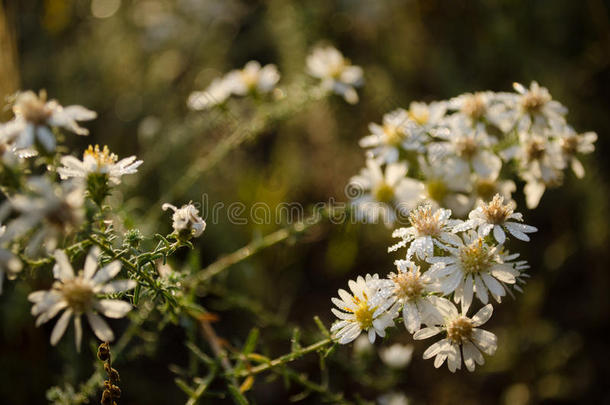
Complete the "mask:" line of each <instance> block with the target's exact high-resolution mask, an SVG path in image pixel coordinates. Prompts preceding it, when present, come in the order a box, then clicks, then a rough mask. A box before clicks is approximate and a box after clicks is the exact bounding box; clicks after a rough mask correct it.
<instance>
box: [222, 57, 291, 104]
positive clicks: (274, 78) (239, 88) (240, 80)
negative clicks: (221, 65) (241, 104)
mask: <svg viewBox="0 0 610 405" xmlns="http://www.w3.org/2000/svg"><path fill="white" fill-rule="evenodd" d="M225 80H226V82H227V86H228V87H229V88H230V89H231V92H232V93H233V94H236V95H238V96H245V95H246V94H248V93H251V92H259V93H269V92H270V91H271V90H273V89H274V88H275V85H276V84H277V82H278V81H279V80H280V74H279V72H278V71H277V67H276V66H275V65H272V64H269V65H265V66H264V67H262V68H261V65H260V63H258V62H257V61H255V60H251V61H250V62H248V63H246V66H244V68H243V69H241V70H233V71H231V72H229V73H228V74H227V76H226V78H225Z"/></svg>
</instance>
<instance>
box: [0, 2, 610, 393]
mask: <svg viewBox="0 0 610 405" xmlns="http://www.w3.org/2000/svg"><path fill="white" fill-rule="evenodd" d="M0 4H1V5H2V7H3V11H4V15H2V13H0V17H3V18H4V21H3V22H2V21H0V28H2V27H3V25H2V24H3V23H6V27H7V29H6V30H2V29H0V35H4V36H3V37H2V38H0V45H3V44H5V43H12V44H13V46H14V49H15V50H16V52H14V54H13V53H12V52H11V51H10V49H9V48H6V47H5V46H4V45H3V46H2V47H0V52H1V53H0V57H1V58H2V60H0V65H2V66H5V67H6V66H9V65H10V64H15V66H17V69H13V70H12V69H8V68H7V69H4V70H0V73H1V74H2V77H0V83H1V84H3V85H2V86H0V89H1V90H2V91H6V94H2V96H5V95H7V94H8V92H9V91H13V90H15V89H17V88H22V89H33V90H38V89H40V88H45V89H47V91H48V93H49V94H50V95H51V96H52V97H54V98H57V99H58V100H60V101H61V102H62V103H63V104H64V105H69V104H82V105H84V106H87V107H88V108H91V109H93V110H96V111H98V113H99V118H98V119H97V120H96V121H94V122H93V123H92V124H90V125H88V126H89V128H91V132H92V136H90V137H89V138H87V139H85V138H75V137H72V138H71V141H72V142H73V143H72V146H73V147H74V149H75V150H82V149H84V148H85V147H86V145H87V144H89V143H100V144H107V145H109V147H110V148H111V149H112V150H113V151H115V152H116V153H117V154H119V156H128V155H131V154H134V153H135V154H137V155H138V157H140V158H142V159H143V160H144V165H143V166H142V168H141V170H140V173H139V174H138V175H136V176H131V177H130V178H127V179H126V181H125V184H124V185H123V186H122V187H121V192H118V191H117V192H115V194H114V195H113V204H114V205H115V206H117V207H119V208H120V210H121V213H122V214H121V215H123V216H124V217H125V218H126V219H127V223H131V224H137V225H138V226H139V227H143V228H144V229H147V230H148V231H159V232H161V231H163V232H165V231H169V229H170V226H171V223H170V219H169V215H167V214H166V215H164V216H162V217H160V218H159V219H157V220H156V221H155V222H151V223H146V218H147V217H148V214H149V213H150V210H153V211H154V210H158V211H160V205H158V206H153V204H158V200H159V198H160V196H161V195H163V194H164V193H165V192H166V191H167V190H168V188H169V187H171V186H172V185H173V184H174V183H175V182H177V181H179V179H180V178H181V176H183V175H184V173H185V172H186V171H188V170H189V165H191V164H192V163H193V162H195V161H197V159H199V158H201V157H202V156H205V155H206V154H207V153H208V152H209V151H210V150H211V149H212V148H213V146H214V145H215V144H216V143H217V142H218V141H219V139H222V138H223V137H226V136H227V135H228V134H230V129H234V128H239V127H241V126H243V125H248V120H249V119H250V117H252V116H253V115H254V114H255V113H256V108H257V106H256V105H250V106H238V105H235V106H234V108H235V109H233V110H230V114H228V115H227V114H225V115H223V114H216V113H206V114H200V113H199V114H197V113H192V112H189V111H188V110H187V108H186V103H185V100H186V98H187V96H188V94H189V93H190V92H191V91H192V90H195V89H202V88H205V87H206V86H207V84H208V83H209V82H210V81H211V80H212V79H213V78H214V77H216V76H219V75H221V74H222V73H223V72H226V71H228V70H230V69H232V68H237V67H241V66H243V64H244V63H245V62H247V61H248V60H250V59H256V60H259V61H260V62H261V63H276V64H277V65H278V67H279V69H280V72H281V73H282V79H281V82H280V83H281V84H282V83H284V84H285V83H289V82H291V81H292V80H296V79H298V78H299V77H300V76H301V75H302V74H303V70H304V59H305V56H306V55H307V52H308V49H309V48H310V47H311V46H313V45H315V44H317V43H318V42H320V41H327V42H330V43H332V44H334V45H335V46H336V47H337V48H338V49H340V50H341V51H342V52H343V53H344V54H345V55H346V56H348V57H349V58H350V59H351V60H352V62H353V63H355V64H358V65H361V66H362V67H363V68H364V71H365V78H366V85H365V87H364V89H363V91H362V92H361V102H360V103H359V104H358V105H356V106H349V105H346V104H345V103H343V102H342V100H340V99H338V98H335V99H330V100H329V101H321V102H319V103H316V104H315V105H313V106H310V107H309V108H306V109H304V110H303V111H301V112H299V113H298V114H297V115H296V116H295V117H293V118H292V119H290V120H289V121H286V122H280V123H279V124H277V125H273V126H271V127H269V128H268V129H266V130H265V131H264V132H263V133H262V134H261V135H260V136H259V137H258V138H257V139H255V140H253V141H250V142H247V143H246V144H245V145H244V146H243V147H241V148H240V149H238V150H235V151H232V152H230V153H229V155H228V156H226V158H224V159H223V160H222V161H221V162H220V163H219V164H218V165H216V166H215V167H214V168H213V169H211V170H209V171H207V172H206V173H205V174H203V175H202V176H201V177H200V178H197V179H196V182H195V183H194V184H193V185H192V186H191V187H189V188H188V190H187V191H186V192H185V193H184V194H183V195H178V196H175V198H176V199H175V200H174V201H171V202H172V203H175V204H181V203H182V202H186V201H188V200H193V201H196V202H199V201H201V199H202V194H203V193H205V194H206V195H207V198H208V200H209V203H211V204H213V203H215V202H224V203H225V204H227V205H228V204H230V203H231V202H234V201H242V202H244V203H245V204H246V205H247V206H251V205H252V204H254V203H255V202H257V201H264V202H267V203H268V204H271V205H272V206H274V205H276V204H279V203H281V202H284V201H285V202H291V201H297V202H301V203H303V204H305V205H308V204H314V203H316V202H318V201H328V199H329V198H330V197H334V198H336V199H337V200H339V201H345V196H344V192H343V189H344V185H345V184H346V183H347V180H348V179H349V177H350V176H351V175H353V174H354V173H356V171H357V170H358V169H359V167H361V166H362V165H363V162H364V158H363V152H362V150H360V148H359V147H358V143H357V141H358V139H359V138H360V137H362V136H364V135H365V134H366V131H367V129H366V128H367V125H368V123H369V122H371V121H379V120H380V117H381V115H382V114H383V113H384V112H387V111H389V110H391V109H393V108H395V107H397V106H403V107H406V106H408V104H409V102H411V101H413V100H424V101H431V100H434V99H445V98H449V97H451V96H454V95H457V94H459V93H462V92H469V91H475V90H485V89H490V90H495V91H502V90H510V88H511V84H512V82H513V81H519V82H522V83H529V81H530V80H537V81H538V82H539V83H541V84H542V85H544V86H546V87H548V88H549V90H550V91H551V94H553V96H554V97H555V98H556V99H558V100H560V101H561V102H562V103H563V104H565V105H566V106H568V108H569V109H570V114H569V121H570V122H572V123H573V124H574V125H575V126H576V128H577V130H594V131H596V132H597V133H598V134H599V140H598V142H597V145H596V149H597V150H596V152H595V154H594V155H592V156H590V157H589V159H588V160H587V161H586V164H585V167H586V169H587V175H586V177H585V179H584V180H583V181H576V180H575V179H574V178H571V177H569V178H567V179H566V183H565V185H564V186H563V187H561V188H559V189H556V190H552V191H550V192H547V193H546V194H545V195H544V197H543V199H542V202H541V204H540V206H539V207H538V209H537V210H535V211H525V210H523V212H524V215H525V217H526V218H527V223H528V224H532V225H535V226H537V227H538V228H539V229H540V231H539V232H538V233H537V234H535V235H534V237H533V241H532V242H531V243H530V244H528V245H526V246H525V247H524V250H523V254H522V256H523V257H524V258H525V259H527V260H529V261H530V262H531V264H532V271H531V274H532V278H531V280H530V281H529V282H528V284H527V286H526V288H525V293H524V295H523V296H522V297H518V299H517V300H515V301H514V302H513V301H512V300H511V299H510V298H509V299H508V301H509V302H507V303H506V304H505V305H502V306H499V307H498V308H497V312H496V313H495V315H494V318H493V319H492V322H491V323H490V324H489V329H490V330H492V331H494V332H495V333H496V334H497V335H498V337H499V349H498V352H497V354H496V355H495V356H494V357H492V358H490V359H489V361H488V363H487V364H486V365H485V366H484V367H481V368H480V369H477V371H476V372H475V373H472V374H470V373H466V372H460V373H457V374H455V375H454V374H451V373H449V372H448V371H447V370H446V369H439V370H435V369H434V368H433V366H432V364H431V363H430V362H424V361H423V360H421V358H420V355H416V358H415V359H414V360H413V362H412V364H411V365H410V366H409V368H408V369H407V370H406V371H403V372H401V373H400V374H399V375H398V376H397V377H396V379H395V381H397V385H396V386H394V387H393V388H394V389H395V390H399V391H403V392H405V393H406V394H408V395H409V397H410V398H411V399H412V401H413V403H415V404H420V403H422V404H423V403H427V404H455V403H460V404H463V405H466V404H490V403H501V404H511V405H512V404H515V405H520V404H538V403H544V404H557V403H563V404H572V403H573V404H576V403H608V402H610V394H609V392H608V389H607V383H608V381H609V379H610V372H609V371H610V370H609V368H610V367H609V365H608V359H609V358H610V346H609V345H608V343H607V332H603V331H604V330H605V328H607V327H608V318H609V316H608V314H609V313H610V300H609V299H608V289H609V288H610V272H609V267H608V264H609V263H610V261H609V256H610V251H609V250H608V245H609V234H608V230H609V220H608V209H609V207H608V201H609V191H610V189H609V187H608V181H609V178H608V173H609V169H610V165H609V163H608V162H609V160H608V159H605V158H604V157H603V156H605V154H606V153H609V152H610V145H609V142H608V133H610V120H608V111H610V97H609V94H610V18H609V8H608V7H609V5H610V4H608V2H607V1H603V0H586V1H580V2H577V1H572V0H539V1H531V0H488V1H479V2H476V1H466V0H455V1H451V2H443V1H439V0H390V1H384V2H382V1H364V0H361V1H345V0H343V1H342V0H308V1H301V2H297V1H285V0H269V1H245V0H244V1H238V0H216V1H204V0H201V1H198V0H176V1H174V0H122V1H121V0H106V1H100V0H45V1H35V0H20V1H14V0H3V1H1V2H0ZM0 11H2V9H0ZM3 31H4V32H5V34H2V33H3ZM7 38H8V39H7ZM9 39H12V40H14V41H12V40H11V41H9ZM7 41H9V42H7ZM7 49H9V50H7ZM4 89H10V90H4ZM228 124H230V125H228ZM517 201H518V202H519V205H520V206H521V207H524V204H523V196H522V195H521V194H518V195H517ZM277 228H279V225H278V224H271V225H255V224H251V223H250V224H246V225H236V224H230V223H229V222H228V221H227V220H226V218H223V217H221V218H220V221H219V222H218V223H208V228H207V230H206V232H205V234H204V236H203V238H202V239H201V240H200V241H199V244H198V245H197V251H196V252H195V253H193V254H192V255H190V256H189V257H182V258H180V260H181V261H176V262H175V263H172V264H173V265H174V267H175V268H176V269H178V270H179V269H181V268H182V266H184V268H188V269H197V268H201V267H204V266H205V265H207V264H209V263H211V262H213V261H214V260H215V259H216V258H217V257H218V256H219V255H222V254H224V253H229V252H232V251H234V250H236V249H238V248H239V247H241V246H243V245H245V244H246V243H248V242H249V241H250V240H251V239H252V238H254V237H257V236H260V235H264V234H267V233H269V232H272V231H274V230H275V229H277ZM390 239H391V238H390V232H389V231H388V230H387V229H386V228H384V227H383V226H382V225H357V226H356V225H332V224H326V225H322V226H319V227H317V228H315V229H314V230H313V231H312V232H309V233H307V234H306V235H305V236H304V237H302V238H300V239H299V240H296V241H294V242H295V243H291V244H288V245H278V246H275V247H273V248H271V249H268V250H266V251H263V252H261V253H260V254H258V255H257V256H255V257H253V258H252V259H250V260H248V261H246V262H244V263H241V264H239V265H237V266H235V267H234V268H232V269H231V270H230V271H228V272H225V273H223V274H222V275H221V276H220V277H218V278H217V279H215V280H214V284H213V285H212V286H210V288H209V291H208V293H207V295H206V296H205V297H203V298H202V303H203V304H204V305H205V306H206V307H207V308H209V309H210V310H212V311H217V312H221V313H222V317H221V319H220V320H219V321H218V322H217V323H216V324H215V326H216V328H217V331H218V333H219V335H221V336H230V337H231V338H232V339H235V341H230V342H228V343H229V344H231V345H235V346H241V345H242V344H243V342H244V341H245V339H246V336H247V334H248V331H249V329H250V328H252V327H253V326H259V327H261V341H262V342H264V343H263V346H262V347H261V348H260V350H262V351H263V352H265V353H267V354H268V355H269V356H277V355H279V354H281V353H283V352H285V351H287V350H289V343H288V342H289V339H290V335H291V330H290V326H295V325H300V326H301V327H302V328H303V329H305V332H307V331H308V330H309V332H314V331H315V325H314V324H313V322H312V321H311V319H312V316H313V315H316V314H318V315H320V316H321V318H322V320H323V321H324V322H325V323H326V324H327V325H328V324H330V322H331V320H332V317H331V314H330V312H329V308H330V297H331V296H333V295H334V293H335V292H336V290H337V288H340V287H343V285H344V284H345V282H346V279H347V278H354V277H355V276H356V275H359V274H365V273H367V272H379V273H384V274H385V273H386V272H388V271H390V270H391V269H392V261H393V260H394V259H395V257H394V256H391V255H388V254H387V253H386V248H387V246H388V245H389V244H390V243H391V240H390ZM28 292H29V290H28V287H27V286H26V285H25V284H24V283H21V282H17V283H11V286H10V287H8V288H7V291H5V294H4V295H2V296H0V325H1V326H0V381H1V382H0V403H3V404H37V403H44V402H45V399H44V398H45V391H46V390H47V389H48V388H49V387H50V386H51V385H54V384H62V383H63V382H65V381H67V382H68V383H70V384H72V385H73V386H75V387H78V384H79V383H81V382H82V381H84V380H85V379H86V378H88V376H89V375H90V374H91V371H92V365H91V364H92V362H91V359H92V358H94V357H93V356H89V355H90V354H92V353H94V348H91V350H89V351H88V350H84V351H83V354H82V355H80V356H77V355H76V354H75V353H73V351H72V350H71V345H72V342H71V341H64V342H62V343H61V344H60V345H59V346H58V349H52V348H51V347H50V346H49V345H48V341H47V339H48V335H49V328H48V327H43V328H40V329H37V328H35V327H34V322H33V318H32V317H31V316H30V315H29V313H28V309H29V305H26V296H27V293H28ZM253 302H258V303H259V305H258V306H256V305H252V303H253ZM152 321H153V322H154V318H153V319H152ZM113 327H116V329H115V330H117V331H120V330H121V328H123V329H124V328H125V327H126V323H121V322H117V323H116V324H115V325H113ZM147 327H148V328H150V330H154V328H155V325H154V323H152V324H151V325H148V326H147ZM151 336H154V335H152V334H147V333H146V332H145V331H144V332H142V333H141V334H140V336H139V343H137V344H135V347H133V348H132V350H131V351H128V352H127V357H126V358H125V359H123V360H122V361H121V364H120V370H121V376H122V378H123V387H124V388H123V391H124V399H123V400H122V401H123V402H122V403H126V404H127V403H128V404H169V403H182V402H184V400H185V397H184V395H183V394H182V393H181V392H180V391H179V390H178V388H177V387H176V386H175V384H174V382H173V377H174V374H173V373H172V371H170V369H172V367H168V364H169V365H179V366H180V367H185V364H187V358H188V350H187V349H186V348H185V347H184V345H183V343H182V342H183V341H184V335H183V332H182V331H181V329H180V328H168V329H166V330H165V331H164V332H163V333H162V334H161V335H160V338H159V339H158V340H157V339H152V338H151ZM409 340H410V337H409V336H408V334H406V332H404V331H399V330H398V329H395V330H394V331H393V332H392V333H391V334H390V338H389V339H388V343H389V342H394V341H401V342H408V341H409ZM425 344H426V343H423V344H422V343H416V353H421V352H422V351H423V345H425ZM418 349H419V350H418ZM141 354H148V355H149V356H148V357H145V356H141ZM351 357H352V353H351V348H350V347H342V348H339V349H338V353H337V354H335V355H334V357H333V358H332V359H329V360H328V363H329V364H328V370H329V373H330V375H329V378H330V382H331V387H335V388H336V389H337V390H340V391H344V392H346V393H349V396H350V397H355V396H361V397H362V398H366V399H369V400H372V399H374V398H375V397H376V396H377V395H379V394H381V393H382V392H383V391H384V390H385V389H387V388H389V387H385V386H384V383H383V381H386V380H387V378H388V376H387V372H388V371H387V370H385V369H384V366H383V365H382V364H381V363H380V361H379V360H378V359H373V360H372V364H371V365H370V366H369V367H366V368H365V370H364V371H363V370H360V369H358V368H357V367H356V368H354V367H352V366H351V361H349V359H350V358H351ZM298 368H299V369H301V370H303V371H306V372H308V373H310V375H312V376H316V375H317V374H319V373H320V371H319V368H318V365H317V358H316V357H315V356H313V357H312V358H307V359H304V360H302V361H301V362H300V363H299V364H298ZM354 377H355V378H356V379H355V380H354ZM258 378H260V379H261V382H263V381H264V379H265V378H267V379H268V380H269V381H267V383H265V384H262V383H261V384H258V385H255V388H254V391H253V392H251V393H250V394H251V397H252V398H253V399H255V400H256V401H257V403H261V404H285V403H287V402H288V400H289V398H290V397H291V396H292V395H295V394H298V393H299V389H298V388H297V387H295V386H292V388H286V387H284V384H283V383H282V381H281V380H278V379H275V380H272V379H271V378H268V377H258ZM392 381H394V380H392ZM386 385H387V384H386ZM320 401H321V399H320V398H319V397H316V396H315V395H313V394H312V395H311V396H310V397H308V398H306V399H305V400H304V403H312V404H313V403H319V402H320ZM220 402H222V401H220V400H219V401H218V402H216V401H215V400H210V402H209V403H220Z"/></svg>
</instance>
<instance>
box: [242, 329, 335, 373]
mask: <svg viewBox="0 0 610 405" xmlns="http://www.w3.org/2000/svg"><path fill="white" fill-rule="evenodd" d="M332 343H334V341H333V339H331V338H326V339H323V340H320V341H319V342H316V343H314V344H311V345H309V346H306V347H303V348H301V349H299V350H295V351H293V352H291V353H288V354H285V355H283V356H280V357H278V358H276V359H273V360H270V361H269V362H267V363H264V364H260V365H258V366H255V367H252V368H249V369H244V370H241V371H239V372H236V373H234V375H235V376H236V377H247V376H249V375H255V374H260V373H262V372H264V371H267V370H270V369H272V368H274V367H278V366H281V365H284V364H287V363H290V362H292V361H294V360H297V359H299V358H301V357H303V356H305V355H306V354H308V353H312V352H315V351H318V350H320V349H322V348H324V347H326V346H328V345H330V344H332ZM257 357H262V356H250V357H249V359H253V358H257Z"/></svg>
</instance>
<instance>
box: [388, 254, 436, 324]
mask: <svg viewBox="0 0 610 405" xmlns="http://www.w3.org/2000/svg"><path fill="white" fill-rule="evenodd" d="M395 264H396V266H397V268H398V272H396V273H390V274H389V275H388V280H384V282H383V283H382V284H381V287H380V291H379V293H380V294H381V295H383V296H384V297H390V298H392V299H394V300H396V302H397V304H398V309H399V310H400V309H401V308H402V318H403V322H404V324H405V328H406V329H407V330H408V331H409V333H415V332H417V331H418V330H419V328H420V327H421V324H422V323H423V324H426V325H435V324H437V323H438V322H439V320H440V319H442V318H441V317H440V316H441V314H440V312H439V311H438V308H437V305H438V304H439V301H444V300H446V298H440V297H437V296H434V295H431V294H433V293H435V292H438V281H437V280H436V279H435V278H434V277H433V274H434V273H435V271H434V270H435V269H437V268H442V267H444V265H443V264H442V263H438V264H436V265H433V266H432V267H431V268H430V270H428V271H427V272H425V273H423V274H422V273H421V272H420V268H419V266H417V265H416V264H415V263H413V262H411V261H408V260H397V261H396V262H395ZM388 281H389V282H388Z"/></svg>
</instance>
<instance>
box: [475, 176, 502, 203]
mask: <svg viewBox="0 0 610 405" xmlns="http://www.w3.org/2000/svg"><path fill="white" fill-rule="evenodd" d="M475 189H476V193H477V195H478V196H479V197H481V199H482V200H484V201H489V200H491V199H492V198H493V197H494V195H495V194H496V192H497V189H496V182H495V181H493V180H488V179H479V180H477V182H476V184H475Z"/></svg>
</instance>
